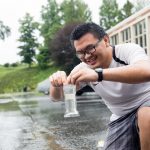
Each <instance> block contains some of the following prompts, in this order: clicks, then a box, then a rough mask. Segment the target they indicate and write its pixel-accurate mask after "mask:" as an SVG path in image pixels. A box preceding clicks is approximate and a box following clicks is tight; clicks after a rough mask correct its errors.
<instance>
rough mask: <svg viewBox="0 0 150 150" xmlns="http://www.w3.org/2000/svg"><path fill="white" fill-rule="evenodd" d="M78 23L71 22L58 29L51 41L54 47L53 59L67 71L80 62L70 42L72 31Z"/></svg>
mask: <svg viewBox="0 0 150 150" xmlns="http://www.w3.org/2000/svg"><path fill="white" fill-rule="evenodd" d="M78 24H79V23H70V24H67V25H65V26H64V27H63V28H62V29H61V30H59V31H58V33H57V34H56V35H55V38H54V39H53V40H52V43H51V45H52V47H51V48H52V49H53V53H52V60H53V61H54V62H55V65H56V66H59V67H61V68H62V70H65V71H66V72H67V73H69V72H70V71H71V69H72V68H73V67H74V66H75V65H76V64H78V63H79V60H78V59H77V57H76V55H75V51H74V49H73V48H72V46H71V43H70V33H71V32H72V30H73V29H74V27H75V26H76V25H78Z"/></svg>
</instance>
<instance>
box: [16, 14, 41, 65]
mask: <svg viewBox="0 0 150 150" xmlns="http://www.w3.org/2000/svg"><path fill="white" fill-rule="evenodd" d="M19 22H20V24H21V26H20V28H19V31H20V33H21V36H20V38H19V39H18V41H19V42H20V43H22V44H21V45H20V46H19V47H18V48H20V49H21V51H20V52H19V55H20V56H22V57H23V59H22V62H24V63H27V64H28V65H29V67H31V64H32V62H33V59H34V57H35V51H36V48H37V47H38V45H39V44H38V43H37V38H36V36H35V31H36V30H37V28H38V23H37V22H34V21H33V17H31V16H30V14H28V13H27V14H26V15H25V17H24V18H23V19H22V20H19Z"/></svg>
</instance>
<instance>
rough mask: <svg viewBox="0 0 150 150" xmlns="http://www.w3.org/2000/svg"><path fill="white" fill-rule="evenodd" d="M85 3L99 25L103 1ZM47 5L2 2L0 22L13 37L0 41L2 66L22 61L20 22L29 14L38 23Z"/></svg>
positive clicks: (36, 0) (39, 0)
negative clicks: (0, 21) (9, 29)
mask: <svg viewBox="0 0 150 150" xmlns="http://www.w3.org/2000/svg"><path fill="white" fill-rule="evenodd" d="M60 1H61V0H60ZM84 1H85V3H86V4H88V6H89V8H90V10H91V11H92V17H93V21H94V22H95V23H99V16H98V13H99V7H100V4H101V0H84ZM121 1H124V0H121ZM46 3H47V0H0V20H2V21H3V22H4V24H5V25H8V26H9V27H10V28H11V36H10V37H8V38H6V39H5V41H2V40H0V64H4V63H6V62H9V63H12V62H16V61H20V57H19V56H18V55H17V53H18V52H19V51H20V50H19V49H18V48H17V47H18V45H19V43H18V42H17V39H18V38H19V32H18V27H19V23H18V20H19V19H21V18H23V16H24V15H25V13H27V12H28V13H30V14H31V16H33V17H34V19H35V20H36V21H39V18H40V10H41V6H42V5H46ZM121 4H122V3H121Z"/></svg>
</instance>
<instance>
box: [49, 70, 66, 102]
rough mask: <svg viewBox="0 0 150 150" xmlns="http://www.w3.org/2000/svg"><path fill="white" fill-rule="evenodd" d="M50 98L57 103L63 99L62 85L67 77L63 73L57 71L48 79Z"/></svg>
mask: <svg viewBox="0 0 150 150" xmlns="http://www.w3.org/2000/svg"><path fill="white" fill-rule="evenodd" d="M49 78H50V83H51V86H50V96H51V98H52V100H54V101H56V100H57V101H58V100H62V99H63V84H64V83H66V81H67V75H66V73H65V72H64V71H57V72H55V73H53V74H52V75H51V76H50V77H49Z"/></svg>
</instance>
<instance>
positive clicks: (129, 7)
mask: <svg viewBox="0 0 150 150" xmlns="http://www.w3.org/2000/svg"><path fill="white" fill-rule="evenodd" d="M133 7H134V5H133V4H132V3H131V2H130V1H129V0H127V2H126V3H125V4H124V5H123V8H122V9H121V11H120V13H119V14H118V15H119V16H118V18H119V22H121V21H122V20H124V19H126V18H128V17H129V16H131V15H132V14H133Z"/></svg>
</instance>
